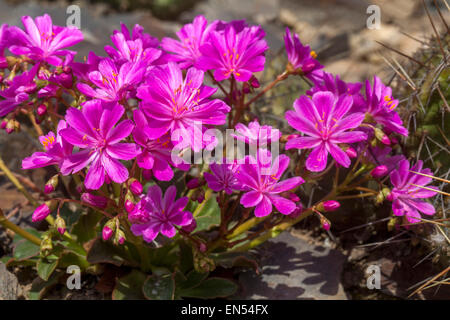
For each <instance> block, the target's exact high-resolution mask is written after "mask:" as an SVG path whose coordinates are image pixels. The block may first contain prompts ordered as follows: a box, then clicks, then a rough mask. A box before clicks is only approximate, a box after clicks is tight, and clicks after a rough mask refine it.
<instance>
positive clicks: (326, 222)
mask: <svg viewBox="0 0 450 320" xmlns="http://www.w3.org/2000/svg"><path fill="white" fill-rule="evenodd" d="M320 224H321V225H322V228H324V229H325V230H327V231H328V230H330V227H331V222H330V220H328V219H327V218H325V217H324V216H321V217H320Z"/></svg>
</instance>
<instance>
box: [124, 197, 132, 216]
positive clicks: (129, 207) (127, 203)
mask: <svg viewBox="0 0 450 320" xmlns="http://www.w3.org/2000/svg"><path fill="white" fill-rule="evenodd" d="M124 207H125V210H127V212H128V213H130V212H132V211H133V209H134V203H133V202H132V201H131V200H130V199H126V200H125V204H124Z"/></svg>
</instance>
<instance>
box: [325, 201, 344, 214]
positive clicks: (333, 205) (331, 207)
mask: <svg viewBox="0 0 450 320" xmlns="http://www.w3.org/2000/svg"><path fill="white" fill-rule="evenodd" d="M340 206H341V204H340V203H339V202H337V201H335V200H329V201H325V202H323V209H324V210H325V211H326V212H331V211H335V210H337V209H339V207H340Z"/></svg>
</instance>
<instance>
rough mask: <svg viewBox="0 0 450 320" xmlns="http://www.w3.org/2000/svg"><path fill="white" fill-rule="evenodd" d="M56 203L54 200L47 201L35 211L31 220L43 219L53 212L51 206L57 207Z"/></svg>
mask: <svg viewBox="0 0 450 320" xmlns="http://www.w3.org/2000/svg"><path fill="white" fill-rule="evenodd" d="M55 205H56V203H54V201H46V202H44V203H43V204H41V205H40V206H39V207H37V208H36V210H34V212H33V216H32V217H31V220H32V221H33V222H38V221H42V220H44V219H45V218H47V216H48V215H49V214H50V213H51V212H52V210H51V208H53V207H55Z"/></svg>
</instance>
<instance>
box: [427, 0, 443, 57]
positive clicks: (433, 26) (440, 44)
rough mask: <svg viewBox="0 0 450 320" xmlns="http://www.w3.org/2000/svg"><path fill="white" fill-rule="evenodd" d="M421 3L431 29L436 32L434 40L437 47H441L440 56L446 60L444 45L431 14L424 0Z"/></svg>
mask: <svg viewBox="0 0 450 320" xmlns="http://www.w3.org/2000/svg"><path fill="white" fill-rule="evenodd" d="M422 4H423V7H424V8H425V11H426V13H427V16H428V19H429V20H430V23H431V27H432V28H433V31H434V33H435V34H436V40H437V41H438V43H439V47H440V48H441V51H442V56H443V58H444V61H447V56H446V54H445V50H444V47H443V46H442V42H441V37H440V35H439V32H438V31H437V29H436V26H435V25H434V22H433V19H431V15H430V12H429V11H428V7H427V5H426V4H425V0H422Z"/></svg>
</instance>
